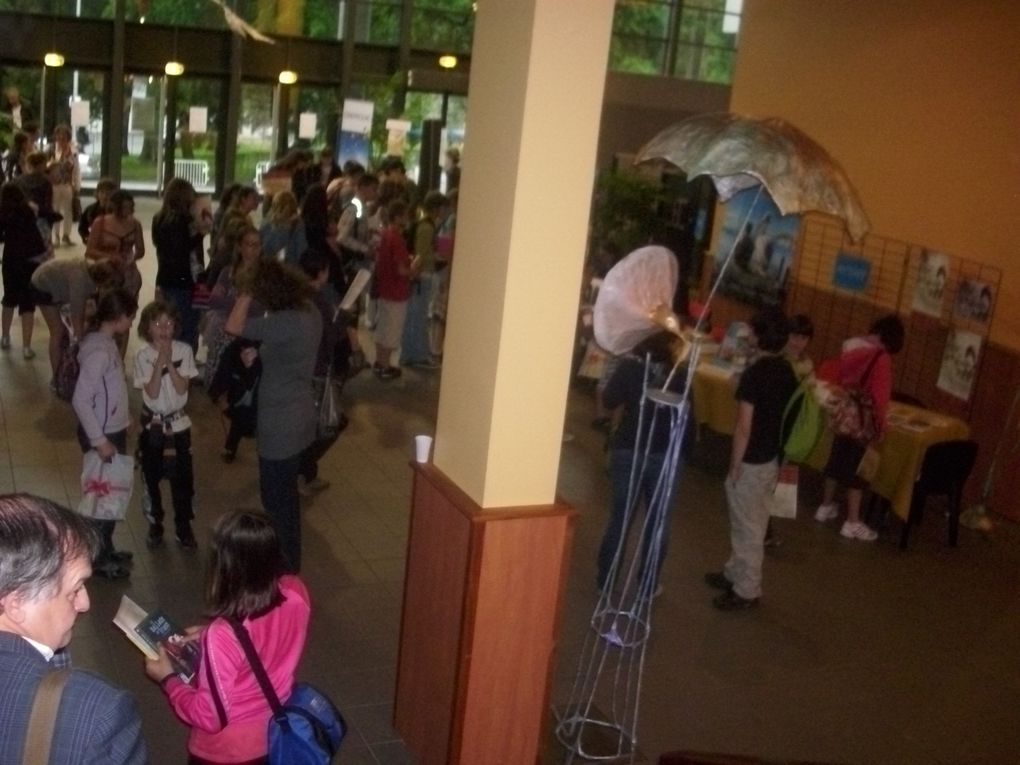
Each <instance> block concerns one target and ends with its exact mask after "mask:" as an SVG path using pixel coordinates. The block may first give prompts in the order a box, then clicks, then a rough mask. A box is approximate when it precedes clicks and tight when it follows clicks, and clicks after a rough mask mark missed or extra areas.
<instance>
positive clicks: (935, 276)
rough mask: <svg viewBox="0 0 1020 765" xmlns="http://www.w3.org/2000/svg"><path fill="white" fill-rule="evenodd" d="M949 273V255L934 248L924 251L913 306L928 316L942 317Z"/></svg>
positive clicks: (918, 269) (918, 271)
mask: <svg viewBox="0 0 1020 765" xmlns="http://www.w3.org/2000/svg"><path fill="white" fill-rule="evenodd" d="M948 275H949V256H947V255H946V254H945V253H942V252H934V251H933V250H925V251H924V252H922V253H921V262H920V264H918V267H917V282H916V283H915V284H914V300H913V303H912V304H911V307H912V308H913V309H914V310H915V311H917V312H918V313H923V314H925V315H926V316H934V317H936V318H941V317H942V304H943V302H944V298H945V292H946V280H947V279H948Z"/></svg>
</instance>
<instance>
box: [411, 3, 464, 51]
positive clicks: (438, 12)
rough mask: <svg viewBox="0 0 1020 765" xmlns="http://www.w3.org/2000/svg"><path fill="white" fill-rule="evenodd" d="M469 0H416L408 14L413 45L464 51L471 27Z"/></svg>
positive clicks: (440, 49) (415, 46)
mask: <svg viewBox="0 0 1020 765" xmlns="http://www.w3.org/2000/svg"><path fill="white" fill-rule="evenodd" d="M472 4H473V3H472V2H471V0H418V2H416V3H415V4H414V9H413V12H412V15H411V45H412V47H414V48H424V49H426V50H434V51H444V52H449V53H468V52H470V50H471V40H472V37H473V36H474V30H475V14H474V12H473V11H472V10H471V6H472Z"/></svg>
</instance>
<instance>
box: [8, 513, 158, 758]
mask: <svg viewBox="0 0 1020 765" xmlns="http://www.w3.org/2000/svg"><path fill="white" fill-rule="evenodd" d="M97 545H98V539H97V537H96V535H95V532H94V531H93V530H92V527H91V526H90V525H89V524H88V522H87V521H86V520H85V519H84V518H83V517H81V516H80V515H77V514H76V513H73V512H71V511H70V510H68V509H67V508H64V507H60V506H59V505H56V504H54V503H52V502H50V501H49V500H45V499H42V498H40V497H34V496H32V495H29V494H6V495H0V731H2V733H0V765H18V764H19V763H21V761H22V754H23V751H24V746H25V734H26V732H27V730H28V721H29V715H30V712H31V709H32V701H33V699H34V697H35V692H36V688H37V687H38V686H39V683H40V681H41V680H42V678H43V676H44V675H46V674H47V673H48V672H51V671H53V670H55V669H58V668H61V667H67V666H69V665H70V658H69V657H68V655H67V651H66V648H67V644H68V643H69V642H70V641H71V632H72V630H73V628H74V622H75V620H76V619H77V618H78V614H80V613H84V612H85V611H87V610H88V608H89V596H88V592H87V591H86V590H85V582H86V580H87V579H88V578H89V576H91V574H92V565H91V563H90V561H91V560H92V558H93V555H94V554H95V552H96V547H97ZM49 761H50V762H51V763H60V765H71V764H74V765H86V764H88V765H92V764H96V765H98V763H131V764H132V765H133V764H134V763H139V765H141V764H142V763H145V762H147V761H148V755H147V753H146V750H145V742H144V741H143V740H142V730H141V721H140V720H139V718H138V710H137V708H136V706H135V702H134V700H133V699H132V698H131V696H130V695H129V694H128V692H127V691H125V690H123V689H121V688H117V687H116V686H113V685H111V684H110V683H108V682H106V681H105V680H103V679H102V678H101V677H99V676H98V675H95V674H92V673H91V672H87V671H85V670H79V669H76V670H72V672H71V674H70V677H69V679H68V681H67V684H66V685H65V687H64V692H63V696H62V697H61V700H60V706H59V708H58V710H57V718H56V725H55V728H54V732H53V738H52V741H51V745H50V760H49Z"/></svg>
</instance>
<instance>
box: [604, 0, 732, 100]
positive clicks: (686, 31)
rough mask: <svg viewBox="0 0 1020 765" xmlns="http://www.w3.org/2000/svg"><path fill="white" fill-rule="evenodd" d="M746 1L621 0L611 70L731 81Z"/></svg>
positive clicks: (705, 80) (616, 16)
mask: <svg viewBox="0 0 1020 765" xmlns="http://www.w3.org/2000/svg"><path fill="white" fill-rule="evenodd" d="M741 6H742V0H640V1H639V0H619V1H618V2H617V5H616V13H615V15H614V17H613V38H612V41H611V44H610V49H609V68H610V69H611V70H613V71H616V72H630V73H633V74H657V75H668V76H672V77H682V78H684V79H689V80H699V81H703V82H718V83H724V84H725V83H729V82H731V81H732V79H733V66H734V63H735V56H736V49H737V33H738V30H739V27H740V11H741Z"/></svg>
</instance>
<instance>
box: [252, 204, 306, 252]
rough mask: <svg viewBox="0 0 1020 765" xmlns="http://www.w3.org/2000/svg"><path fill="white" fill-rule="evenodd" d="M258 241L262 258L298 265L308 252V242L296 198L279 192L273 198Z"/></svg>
mask: <svg viewBox="0 0 1020 765" xmlns="http://www.w3.org/2000/svg"><path fill="white" fill-rule="evenodd" d="M259 239H260V240H261V242H262V257H264V258H276V259H278V260H282V261H283V262H284V263H290V264H291V265H297V263H298V260H299V259H300V258H301V256H302V255H303V254H304V252H305V250H307V249H308V238H307V236H306V235H305V222H304V221H303V220H302V219H301V215H300V213H299V211H298V201H297V197H296V196H294V194H293V193H292V192H290V191H281V192H280V193H279V194H277V195H276V196H274V197H273V203H272V204H271V205H270V206H269V212H268V213H267V215H266V219H265V221H264V222H263V223H262V228H261V229H259ZM281 255H282V257H280V256H281Z"/></svg>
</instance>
